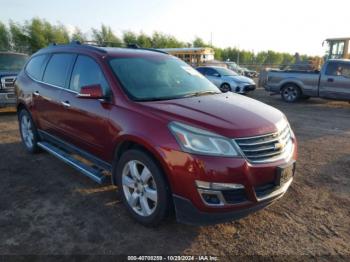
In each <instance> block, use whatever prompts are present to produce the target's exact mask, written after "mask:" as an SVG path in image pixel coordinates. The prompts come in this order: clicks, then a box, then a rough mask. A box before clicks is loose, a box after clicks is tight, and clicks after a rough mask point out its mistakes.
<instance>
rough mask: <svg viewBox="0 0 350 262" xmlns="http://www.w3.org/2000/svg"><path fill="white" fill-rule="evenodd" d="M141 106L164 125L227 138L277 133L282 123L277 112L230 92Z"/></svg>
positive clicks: (282, 116)
mask: <svg viewBox="0 0 350 262" xmlns="http://www.w3.org/2000/svg"><path fill="white" fill-rule="evenodd" d="M140 104H142V105H143V106H145V107H148V108H150V109H152V113H153V114H155V115H157V116H159V117H161V118H162V119H164V120H165V121H168V122H171V121H179V122H182V123H185V124H188V125H192V126H195V127H198V128H202V129H206V130H209V131H211V132H214V133H217V134H220V135H223V136H226V137H230V138H237V137H248V136H257V135H263V134H267V133H272V132H276V131H277V128H276V125H277V124H278V123H280V122H281V121H284V120H283V118H284V115H283V114H282V113H281V112H280V111H279V110H277V109H275V108H273V107H271V106H269V105H266V104H264V103H261V102H259V101H257V100H255V99H251V98H248V97H245V96H242V95H237V94H234V93H231V92H229V93H223V94H217V95H207V96H200V97H191V98H183V99H174V100H167V101H156V102H142V103H140Z"/></svg>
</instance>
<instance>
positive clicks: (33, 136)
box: [18, 109, 40, 153]
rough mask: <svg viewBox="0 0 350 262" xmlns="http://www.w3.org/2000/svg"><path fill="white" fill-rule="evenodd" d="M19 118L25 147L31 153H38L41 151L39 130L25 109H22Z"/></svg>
mask: <svg viewBox="0 0 350 262" xmlns="http://www.w3.org/2000/svg"><path fill="white" fill-rule="evenodd" d="M18 120H19V130H20V133H21V138H22V143H23V145H24V147H25V149H26V150H27V151H28V152H29V153H36V152H38V151H40V149H39V147H38V141H39V136H38V131H37V129H36V127H35V124H34V122H33V119H32V117H31V116H30V114H29V112H28V111H27V110H25V109H22V110H21V111H20V112H19V114H18Z"/></svg>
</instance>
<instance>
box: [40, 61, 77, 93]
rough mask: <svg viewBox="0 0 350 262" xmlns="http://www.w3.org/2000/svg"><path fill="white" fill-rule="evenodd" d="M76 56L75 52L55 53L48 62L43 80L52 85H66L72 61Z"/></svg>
mask: <svg viewBox="0 0 350 262" xmlns="http://www.w3.org/2000/svg"><path fill="white" fill-rule="evenodd" d="M74 58H75V55H73V54H54V55H52V57H51V58H50V61H49V63H48V64H47V67H46V70H45V73H44V78H43V81H44V82H45V83H48V84H50V85H54V86H58V87H65V84H66V79H67V77H68V73H69V70H70V67H71V65H72V62H73V60H74Z"/></svg>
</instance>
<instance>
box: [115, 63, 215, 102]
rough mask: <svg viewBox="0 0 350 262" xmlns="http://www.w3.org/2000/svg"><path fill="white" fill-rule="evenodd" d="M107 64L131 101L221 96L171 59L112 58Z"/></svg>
mask: <svg viewBox="0 0 350 262" xmlns="http://www.w3.org/2000/svg"><path fill="white" fill-rule="evenodd" d="M110 65H111V67H112V70H113V71H114V73H115V74H116V75H117V77H118V79H119V80H120V82H121V84H122V85H123V88H124V89H125V91H126V92H127V93H128V95H129V96H131V98H132V99H134V100H138V101H152V100H168V99H176V98H182V97H189V96H197V95H204V94H211V93H220V90H219V89H218V88H217V87H216V86H215V85H213V84H212V83H211V82H209V81H208V80H207V79H206V78H205V77H204V76H202V75H201V74H200V73H199V72H197V70H195V69H194V68H192V67H191V66H189V65H188V64H186V63H185V62H183V61H181V60H180V59H177V58H174V57H170V56H156V57H122V58H113V59H111V60H110Z"/></svg>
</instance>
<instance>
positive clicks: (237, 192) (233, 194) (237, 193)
mask: <svg viewBox="0 0 350 262" xmlns="http://www.w3.org/2000/svg"><path fill="white" fill-rule="evenodd" d="M221 192H222V195H223V197H224V198H225V201H226V203H228V204H239V203H242V202H245V201H248V199H247V196H246V193H245V189H244V188H241V189H234V190H222V191H221Z"/></svg>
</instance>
